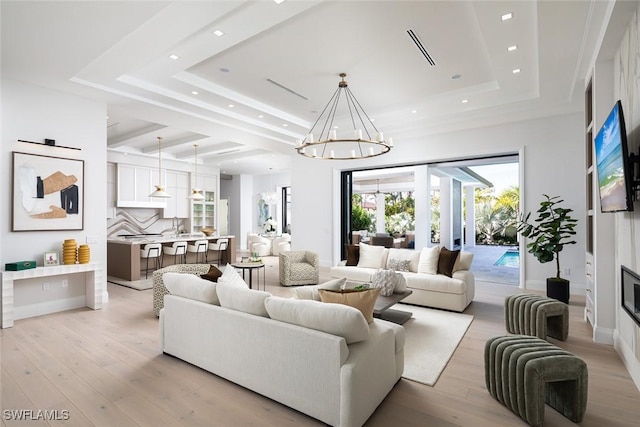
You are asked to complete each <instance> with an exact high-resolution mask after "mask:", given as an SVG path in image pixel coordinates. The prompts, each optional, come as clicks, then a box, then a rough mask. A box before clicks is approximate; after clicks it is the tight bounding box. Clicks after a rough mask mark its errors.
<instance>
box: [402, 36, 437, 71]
mask: <svg viewBox="0 0 640 427" xmlns="http://www.w3.org/2000/svg"><path fill="white" fill-rule="evenodd" d="M407 34H409V37H411V40H413V43H415V45H416V47H417V48H418V50H420V53H422V54H423V55H424V57H425V58H427V62H429V64H430V65H431V66H432V67H433V66H434V65H436V63H435V61H434V60H433V58H431V55H429V52H428V51H427V48H426V47H424V45H423V44H422V42H421V41H420V39H419V38H418V35H417V34H416V33H415V32H414V31H413V30H412V29H411V28H409V29H408V30H407Z"/></svg>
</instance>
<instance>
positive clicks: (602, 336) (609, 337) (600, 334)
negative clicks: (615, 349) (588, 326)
mask: <svg viewBox="0 0 640 427" xmlns="http://www.w3.org/2000/svg"><path fill="white" fill-rule="evenodd" d="M615 334H617V332H616V331H614V330H613V329H611V328H602V327H599V326H595V327H594V328H593V341H595V342H597V343H598V344H607V345H614V344H615V339H614V336H615Z"/></svg>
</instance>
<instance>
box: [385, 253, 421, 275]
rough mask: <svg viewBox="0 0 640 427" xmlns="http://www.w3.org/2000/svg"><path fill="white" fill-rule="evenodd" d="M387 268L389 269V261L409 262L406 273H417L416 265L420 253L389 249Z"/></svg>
mask: <svg viewBox="0 0 640 427" xmlns="http://www.w3.org/2000/svg"><path fill="white" fill-rule="evenodd" d="M387 258H388V261H387V268H391V265H390V263H391V261H392V260H396V261H409V269H408V270H406V271H412V272H414V273H417V272H418V263H419V262H420V251H412V250H409V249H397V248H391V249H389V255H388V257H387ZM396 270H397V269H396Z"/></svg>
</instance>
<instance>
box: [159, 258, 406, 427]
mask: <svg viewBox="0 0 640 427" xmlns="http://www.w3.org/2000/svg"><path fill="white" fill-rule="evenodd" d="M228 270H233V273H235V270H234V269H232V268H227V269H225V271H224V274H223V277H221V278H220V279H218V283H212V282H206V283H205V281H204V280H202V279H200V278H198V277H197V276H194V275H193V274H180V273H167V274H165V277H164V283H165V285H166V286H167V289H168V291H169V292H170V293H169V294H167V295H166V296H165V297H164V308H163V309H162V310H161V311H160V335H161V346H162V351H163V352H164V353H166V354H169V355H173V356H175V357H177V358H180V359H182V360H185V361H186V362H189V363H191V364H194V365H196V366H198V367H200V368H202V369H205V370H207V371H209V372H212V373H214V374H216V375H218V376H220V377H223V378H226V379H227V380H229V381H232V382H234V383H236V384H239V385H241V386H243V387H246V388H248V389H250V390H253V391H255V392H257V393H260V394H262V395H264V396H267V397H269V398H271V399H273V400H275V401H278V402H280V403H282V404H284V405H286V406H289V407H291V408H293V409H295V410H298V411H300V412H303V413H305V414H307V415H309V416H311V417H313V418H316V419H318V420H320V421H322V422H324V423H326V424H329V425H332V426H343V427H359V426H361V425H363V424H364V423H365V422H366V420H367V419H368V418H369V417H370V416H371V414H372V413H373V412H374V411H375V409H376V408H377V406H378V405H379V404H380V403H381V402H382V400H383V399H384V398H385V396H386V395H387V394H388V393H389V391H391V389H392V388H393V386H394V385H395V383H396V382H397V381H398V380H399V379H400V377H401V375H402V372H403V370H404V339H405V335H404V329H403V328H402V327H401V326H399V325H395V324H392V323H389V322H385V321H382V320H378V319H374V320H373V322H372V323H370V324H368V323H367V322H366V320H365V318H364V316H363V315H362V313H361V312H360V311H359V310H358V309H356V308H353V307H350V306H347V305H342V304H327V303H322V302H319V301H311V300H298V299H290V298H281V297H276V296H271V295H270V294H269V293H267V292H263V291H258V290H250V289H248V287H247V286H246V284H244V282H242V279H241V278H240V277H239V276H238V275H237V273H235V276H237V278H236V277H235V276H234V277H233V278H232V279H231V280H230V279H229V277H227V278H225V276H232V275H233V273H232V272H230V271H228ZM180 276H183V277H180Z"/></svg>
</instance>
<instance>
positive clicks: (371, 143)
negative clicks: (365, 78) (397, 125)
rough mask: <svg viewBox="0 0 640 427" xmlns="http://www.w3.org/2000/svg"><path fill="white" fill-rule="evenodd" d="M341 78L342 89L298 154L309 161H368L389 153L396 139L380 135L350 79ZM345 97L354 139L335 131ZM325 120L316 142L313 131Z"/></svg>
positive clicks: (328, 105)
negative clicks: (337, 115)
mask: <svg viewBox="0 0 640 427" xmlns="http://www.w3.org/2000/svg"><path fill="white" fill-rule="evenodd" d="M340 77H341V78H342V80H341V81H340V82H339V83H338V89H336V91H335V92H334V94H333V96H332V97H331V99H329V102H328V103H327V105H326V106H325V107H324V109H323V110H322V113H320V116H319V117H318V119H317V120H316V122H315V123H314V124H313V126H312V127H311V129H310V130H309V132H308V133H307V135H305V137H304V139H303V140H301V141H299V142H298V145H297V146H296V148H295V149H296V151H297V152H298V154H300V155H302V156H305V157H310V158H319V159H329V160H350V159H365V158H368V157H375V156H379V155H381V154H385V153H388V152H389V151H390V150H391V147H393V141H392V139H391V138H389V137H387V139H385V138H384V136H383V134H382V132H380V131H378V129H377V128H376V127H375V125H374V124H373V122H372V121H371V119H370V118H369V116H368V115H367V113H365V111H364V109H363V108H362V106H361V105H360V103H359V102H358V100H357V99H356V98H355V96H354V95H353V93H352V92H351V90H350V89H349V87H348V85H347V81H346V80H345V79H344V78H345V77H347V75H346V74H345V73H340ZM343 94H344V99H345V101H344V103H346V111H348V113H349V119H350V122H351V124H352V126H353V136H352V137H351V138H344V137H341V138H338V135H337V131H336V130H335V129H332V127H333V126H334V122H335V121H336V112H337V110H338V104H339V102H340V97H341V96H342V95H343ZM325 113H326V115H325ZM323 118H324V123H323V124H322V128H321V129H318V131H319V132H320V133H319V139H318V141H316V140H314V135H313V130H314V129H315V128H316V126H317V125H318V124H319V123H320V120H321V119H323ZM365 119H366V121H365ZM358 126H361V127H358Z"/></svg>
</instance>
